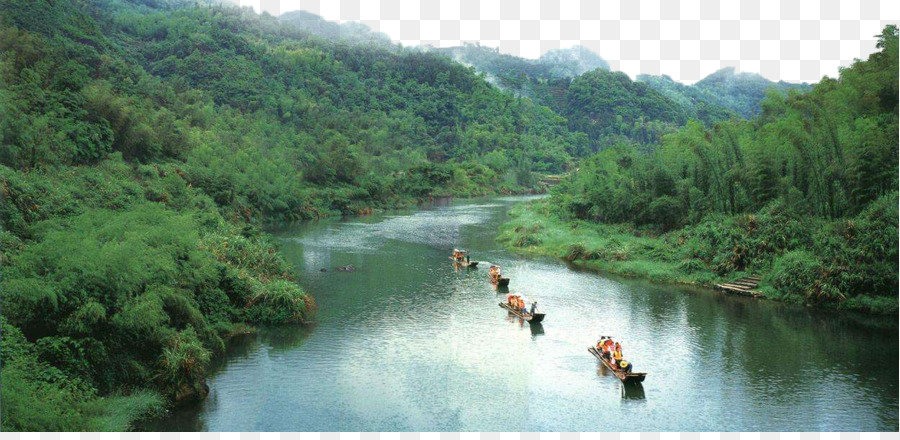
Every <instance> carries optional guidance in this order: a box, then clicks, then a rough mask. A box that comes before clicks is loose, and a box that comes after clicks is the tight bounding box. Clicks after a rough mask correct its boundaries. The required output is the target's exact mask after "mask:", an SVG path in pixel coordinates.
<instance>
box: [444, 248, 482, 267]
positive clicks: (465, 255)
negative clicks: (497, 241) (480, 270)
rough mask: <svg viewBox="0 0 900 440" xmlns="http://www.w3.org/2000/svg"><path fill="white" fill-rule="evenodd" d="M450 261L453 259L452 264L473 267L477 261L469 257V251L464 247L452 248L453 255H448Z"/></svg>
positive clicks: (476, 264)
mask: <svg viewBox="0 0 900 440" xmlns="http://www.w3.org/2000/svg"><path fill="white" fill-rule="evenodd" d="M450 261H453V264H458V265H460V266H463V267H471V268H475V267H477V266H478V262H477V261H472V260H471V259H470V258H469V251H467V250H465V249H453V255H451V256H450Z"/></svg>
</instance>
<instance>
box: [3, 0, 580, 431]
mask: <svg viewBox="0 0 900 440" xmlns="http://www.w3.org/2000/svg"><path fill="white" fill-rule="evenodd" d="M0 11H3V15H2V29H0V54H2V55H0V80H2V89H0V108H2V112H0V114H2V115H3V116H2V119H0V143H2V145H0V190H2V200H0V219H2V225H3V229H2V232H0V245H2V254H0V258H2V264H3V289H2V302H3V304H2V305H3V316H2V326H3V328H2V338H3V339H2V347H3V356H2V377H3V382H2V400H3V405H2V428H3V429H4V430H50V431H54V430H98V429H102V430H122V429H128V428H129V427H133V423H134V422H135V420H138V419H140V418H142V417H146V416H148V415H152V414H154V413H156V412H158V411H160V410H161V409H162V408H164V407H165V406H166V405H167V404H168V403H169V402H186V401H190V400H193V399H197V398H202V397H203V396H204V395H205V393H206V389H205V384H204V377H205V371H206V369H207V368H208V367H209V365H210V360H211V359H212V358H213V357H214V356H216V355H217V354H219V353H221V352H222V351H223V349H224V343H225V341H227V339H228V338H229V337H230V336H231V335H233V334H236V333H243V332H247V331H252V326H255V325H271V324H299V323H303V322H306V321H308V320H310V319H314V311H315V302H314V301H313V299H312V298H311V297H310V296H308V295H307V294H306V293H304V292H303V291H302V289H301V288H300V287H299V285H298V284H297V283H296V282H295V281H296V280H294V279H293V275H292V269H291V268H290V267H288V266H287V264H286V263H285V262H284V261H283V259H282V257H281V256H280V254H279V252H278V250H277V248H276V246H275V245H274V243H273V242H272V241H271V240H270V239H269V238H268V236H267V235H266V234H264V233H262V232H261V228H260V226H261V222H262V221H293V220H300V219H312V218H318V217H322V216H331V215H338V214H354V213H361V212H368V211H370V210H371V209H373V208H374V209H378V208H389V207H396V206H405V205H409V204H412V203H416V202H417V201H420V200H426V199H428V198H430V197H434V196H441V195H464V196H467V195H481V194H500V193H510V192H522V191H530V190H533V189H534V188H535V187H536V183H537V182H536V180H535V173H547V172H550V173H559V172H562V171H565V170H567V169H569V168H570V167H571V166H572V164H573V160H574V158H575V156H574V154H577V152H579V151H584V150H585V148H584V145H586V143H587V140H586V136H585V135H583V134H579V133H573V132H570V131H569V130H568V129H567V127H566V124H565V120H564V119H563V118H561V117H560V116H558V115H556V114H555V113H553V112H552V111H551V110H550V109H548V108H546V107H543V106H540V105H537V104H534V103H533V102H532V101H530V100H528V99H523V98H518V97H516V96H514V95H513V94H511V93H506V92H503V91H501V90H499V89H497V88H495V87H493V86H491V85H490V84H488V83H487V82H486V81H485V80H484V79H483V77H482V76H481V75H479V74H478V73H476V72H475V71H474V70H473V69H471V68H467V67H465V66H463V65H460V64H458V63H455V62H453V61H451V60H450V59H448V58H446V57H443V56H440V55H437V54H427V53H422V52H420V51H414V50H405V49H402V48H399V47H394V46H390V47H383V44H382V43H380V42H376V43H377V44H374V43H373V44H366V45H362V44H353V43H350V42H347V41H342V40H338V41H331V40H328V39H324V38H319V37H316V36H314V35H312V34H310V33H309V32H307V31H304V30H302V29H299V28H298V27H297V26H294V25H293V24H291V23H289V22H287V21H285V22H281V21H279V20H277V19H275V18H273V17H269V16H267V15H263V16H260V15H257V14H255V13H254V12H253V11H252V10H250V9H240V8H236V7H228V6H219V5H201V6H199V7H198V6H195V5H191V4H182V3H179V2H127V1H115V0H109V1H76V2H59V1H49V0H43V1H31V0H3V1H2V2H0ZM34 396H42V398H41V399H39V400H35V399H34V398H33V397H34Z"/></svg>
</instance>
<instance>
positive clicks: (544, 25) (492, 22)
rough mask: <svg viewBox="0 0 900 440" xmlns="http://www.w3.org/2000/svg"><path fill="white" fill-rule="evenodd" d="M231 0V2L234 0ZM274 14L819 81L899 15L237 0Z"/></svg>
mask: <svg viewBox="0 0 900 440" xmlns="http://www.w3.org/2000/svg"><path fill="white" fill-rule="evenodd" d="M226 1H227V0H226ZM237 1H240V4H241V5H242V6H250V7H252V8H253V9H254V10H256V11H257V12H260V11H266V12H269V13H270V14H272V15H278V14H279V13H285V12H289V11H293V10H305V11H308V12H312V13H314V14H317V15H320V16H322V17H323V18H325V19H326V20H329V21H336V22H347V21H358V22H362V23H364V24H366V25H367V26H369V27H370V28H371V29H372V30H375V31H379V32H382V33H384V34H386V35H388V37H390V38H391V40H393V41H394V42H396V43H401V44H403V45H404V46H418V45H422V44H428V45H431V46H435V47H450V46H458V45H461V44H463V43H466V42H470V43H475V42H478V43H479V44H481V45H482V46H488V47H495V48H499V49H500V52H501V53H507V54H512V55H517V56H521V57H523V58H532V59H533V58H538V57H540V55H542V54H543V53H545V52H546V51H547V50H550V49H554V48H568V47H572V46H575V45H582V46H585V47H587V48H588V49H590V50H592V51H593V52H595V53H597V54H598V55H600V56H601V57H603V58H604V59H605V60H607V62H609V64H610V67H611V68H612V69H613V70H617V71H622V72H625V73H626V74H628V75H629V76H631V77H632V78H634V77H635V76H636V75H638V74H640V73H647V74H654V75H658V74H665V75H668V76H670V77H672V78H673V79H675V80H676V81H680V82H682V83H686V84H691V83H694V82H696V81H698V80H700V79H702V78H703V77H705V76H706V75H709V74H711V73H713V72H715V71H716V70H719V69H721V68H723V67H729V66H730V67H734V68H735V69H736V70H737V71H739V72H753V73H759V74H761V75H763V76H764V77H766V78H768V79H770V80H773V81H778V80H785V81H789V82H809V83H813V82H818V81H819V80H820V79H821V77H822V76H830V77H836V76H837V75H838V69H839V68H840V67H841V66H848V65H850V64H851V63H852V62H853V60H854V59H855V58H860V59H865V58H867V57H868V55H869V54H871V53H872V52H874V51H876V47H875V43H876V40H875V35H876V34H879V33H880V32H881V30H882V28H883V27H884V25H886V24H887V23H897V22H898V18H900V2H896V1H889V0H843V1H840V0H823V1H805V0H791V1H787V2H780V1H778V0H733V1H723V2H719V1H717V0H641V1H638V0H551V1H546V0H545V1H541V0H484V1H479V0H231V2H232V3H236V2H237Z"/></svg>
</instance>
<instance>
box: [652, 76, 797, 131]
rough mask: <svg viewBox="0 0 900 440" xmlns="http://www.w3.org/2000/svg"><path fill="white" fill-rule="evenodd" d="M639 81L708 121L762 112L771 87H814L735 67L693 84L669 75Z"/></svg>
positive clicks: (697, 116) (787, 88) (781, 88)
mask: <svg viewBox="0 0 900 440" xmlns="http://www.w3.org/2000/svg"><path fill="white" fill-rule="evenodd" d="M637 80H638V81H642V82H645V83H647V85H649V86H650V87H652V88H654V89H655V90H657V91H659V92H660V93H662V94H663V95H665V96H667V97H668V98H669V99H671V100H673V101H675V102H677V103H679V104H681V105H682V106H685V108H687V109H688V110H689V112H690V113H691V115H692V117H695V118H697V119H700V120H704V121H711V120H719V119H722V117H727V112H734V113H736V114H737V115H740V116H742V117H744V118H752V117H753V116H756V115H758V114H759V112H760V107H759V103H760V101H762V99H763V98H764V97H765V96H766V91H767V90H769V89H770V88H775V89H776V90H780V91H783V92H787V91H788V90H798V91H806V90H809V89H810V88H811V86H810V85H809V84H806V83H802V84H792V83H787V82H784V81H779V82H773V81H769V80H768V79H766V78H763V77H762V76H760V75H758V74H755V73H746V72H741V73H736V72H735V70H734V68H733V67H726V68H724V69H721V70H718V71H716V72H714V73H712V74H711V75H709V76H707V77H706V78H703V79H702V80H700V81H698V82H697V83H695V84H694V85H690V86H688V85H684V84H681V83H678V82H676V81H674V80H672V78H670V77H668V76H666V75H663V76H651V75H638V77H637Z"/></svg>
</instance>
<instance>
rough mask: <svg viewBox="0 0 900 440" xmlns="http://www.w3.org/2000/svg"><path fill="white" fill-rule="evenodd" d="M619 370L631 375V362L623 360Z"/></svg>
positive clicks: (620, 362)
mask: <svg viewBox="0 0 900 440" xmlns="http://www.w3.org/2000/svg"><path fill="white" fill-rule="evenodd" d="M619 370H621V371H622V372H624V373H626V374H627V373H631V362H628V361H626V360H625V359H622V360H621V361H619Z"/></svg>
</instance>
